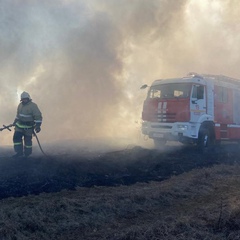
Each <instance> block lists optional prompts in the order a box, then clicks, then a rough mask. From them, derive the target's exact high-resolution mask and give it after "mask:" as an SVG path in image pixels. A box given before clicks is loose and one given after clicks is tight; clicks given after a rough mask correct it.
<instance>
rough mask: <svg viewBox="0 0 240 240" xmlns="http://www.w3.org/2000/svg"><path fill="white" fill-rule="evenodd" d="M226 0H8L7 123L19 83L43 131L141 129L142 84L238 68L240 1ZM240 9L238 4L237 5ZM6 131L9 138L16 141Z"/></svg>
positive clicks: (50, 137) (3, 4)
mask: <svg viewBox="0 0 240 240" xmlns="http://www.w3.org/2000/svg"><path fill="white" fill-rule="evenodd" d="M238 5H239V4H238V2H237V1H223V0H215V1H210V0H203V1H194V0H168V1H166V0H148V1H146V0H131V1H129V0H120V1H119V0H111V1H108V0H100V1H99V0H88V1H78V0H51V1H48V0H42V1H37V0H31V1H30V0H21V1H20V0H1V1H0V11H1V14H0V22H1V25H0V62H1V65H0V69H1V76H0V82H1V88H0V107H1V114H0V123H3V124H8V123H11V122H12V121H13V119H14V118H15V114H16V107H17V104H18V102H19V93H21V91H23V90H25V91H28V92H29V93H30V95H31V97H32V98H33V101H34V102H36V103H37V104H38V106H39V107H40V109H41V110H42V113H43V117H44V121H43V126H42V129H43V130H42V132H41V133H40V134H41V139H42V141H45V142H47V141H55V140H59V139H62V140H68V139H84V138H88V137H90V138H109V137H110V138H125V139H128V140H129V142H132V143H136V142H137V141H138V140H139V139H140V138H142V137H141V134H140V121H141V108H142V102H143V100H144V98H145V94H146V92H141V91H140V90H139V87H140V86H141V85H142V84H144V83H147V84H150V83H151V82H152V81H153V80H154V79H157V78H166V77H176V76H184V75H185V74H187V73H188V72H190V71H196V72H200V73H216V74H224V75H229V76H232V77H239V76H240V73H239V67H238V63H239V58H240V57H239V54H238V53H239V44H238V43H239V40H240V39H239V38H240V34H239V31H238V28H239V26H240V25H239V23H240V21H239V20H240V19H239V14H238V11H237V9H238V10H239V6H238ZM232 10H234V11H232ZM11 134H12V133H8V132H7V131H6V132H1V142H2V143H5V144H11Z"/></svg>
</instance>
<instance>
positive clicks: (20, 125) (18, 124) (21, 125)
mask: <svg viewBox="0 0 240 240" xmlns="http://www.w3.org/2000/svg"><path fill="white" fill-rule="evenodd" d="M16 126H17V127H19V128H32V126H28V125H23V124H20V123H18V122H17V123H16Z"/></svg>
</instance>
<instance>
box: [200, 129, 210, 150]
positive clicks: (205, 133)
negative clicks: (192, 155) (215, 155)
mask: <svg viewBox="0 0 240 240" xmlns="http://www.w3.org/2000/svg"><path fill="white" fill-rule="evenodd" d="M197 147H198V150H199V152H200V153H208V152H210V150H211V149H212V147H213V135H212V134H211V131H210V130H209V129H208V128H206V127H204V128H201V129H200V131H199V134H198V142H197Z"/></svg>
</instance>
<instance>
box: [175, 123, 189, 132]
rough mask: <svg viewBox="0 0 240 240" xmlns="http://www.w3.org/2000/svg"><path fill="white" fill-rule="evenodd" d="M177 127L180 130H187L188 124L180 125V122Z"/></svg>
mask: <svg viewBox="0 0 240 240" xmlns="http://www.w3.org/2000/svg"><path fill="white" fill-rule="evenodd" d="M177 128H178V130H180V131H186V130H187V129H188V125H183V124H181V125H180V124H179V125H177Z"/></svg>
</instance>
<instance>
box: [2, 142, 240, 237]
mask: <svg viewBox="0 0 240 240" xmlns="http://www.w3.org/2000/svg"><path fill="white" fill-rule="evenodd" d="M9 151H10V150H9V149H1V153H2V156H1V157H0V170H1V175H0V199H1V200H0V201H1V202H0V203H1V210H0V239H9V240H10V239H11V240H12V239H62V240H63V239H116V240H120V239H122V240H125V239H129V240H130V239H139V240H145V239H169V240H170V239H171V240H172V239H218V240H219V239H228V240H235V239H240V207H239V206H240V190H239V189H240V188H239V185H240V178H239V176H240V165H239V162H240V160H239V156H238V152H239V151H238V145H236V144H229V145H223V146H221V147H218V148H217V149H216V150H215V151H213V152H211V153H208V154H204V155H202V154H199V153H197V152H196V149H194V148H192V147H184V148H183V147H178V146H169V147H167V148H166V149H165V150H164V151H163V150H162V151H157V150H153V149H147V148H142V147H137V146H136V147H132V148H126V149H122V150H116V151H108V152H101V153H99V152H98V153H94V152H86V151H85V152H82V154H72V155H71V154H67V153H65V154H61V155H57V154H51V156H49V157H47V156H41V155H37V156H33V157H31V158H29V159H12V158H9V157H8V155H9Z"/></svg>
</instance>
